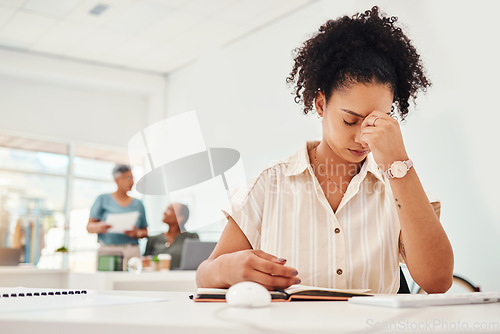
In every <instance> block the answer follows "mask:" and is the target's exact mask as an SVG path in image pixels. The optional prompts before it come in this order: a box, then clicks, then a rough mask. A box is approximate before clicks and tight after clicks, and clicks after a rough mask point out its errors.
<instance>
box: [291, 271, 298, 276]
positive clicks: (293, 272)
mask: <svg viewBox="0 0 500 334" xmlns="http://www.w3.org/2000/svg"><path fill="white" fill-rule="evenodd" d="M290 274H292V276H297V275H298V274H299V272H298V271H297V270H294V271H292V272H291V273H290Z"/></svg>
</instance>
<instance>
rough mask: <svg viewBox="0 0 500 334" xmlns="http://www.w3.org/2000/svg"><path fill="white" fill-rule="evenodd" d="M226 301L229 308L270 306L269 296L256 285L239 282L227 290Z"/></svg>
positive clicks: (267, 292)
mask: <svg viewBox="0 0 500 334" xmlns="http://www.w3.org/2000/svg"><path fill="white" fill-rule="evenodd" d="M226 301H227V303H228V304H229V305H231V306H238V307H264V306H267V305H269V304H271V294H270V293H269V291H267V289H266V288H264V287H263V286H262V285H260V284H258V283H255V282H240V283H236V284H235V285H233V286H232V287H230V288H229V290H228V291H227V293H226Z"/></svg>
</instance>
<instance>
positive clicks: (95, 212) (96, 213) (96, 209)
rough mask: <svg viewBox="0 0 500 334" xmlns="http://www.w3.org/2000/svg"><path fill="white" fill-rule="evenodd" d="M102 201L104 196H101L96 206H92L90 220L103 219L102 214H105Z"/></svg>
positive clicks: (96, 201) (95, 203)
mask: <svg viewBox="0 0 500 334" xmlns="http://www.w3.org/2000/svg"><path fill="white" fill-rule="evenodd" d="M102 200H103V197H102V195H99V196H98V197H97V199H96V200H95V202H94V204H93V205H92V208H90V215H89V216H90V218H94V219H97V220H101V219H102V214H103V212H104V210H103V205H102V204H103V203H102Z"/></svg>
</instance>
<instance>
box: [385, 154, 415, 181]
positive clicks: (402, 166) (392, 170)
mask: <svg viewBox="0 0 500 334" xmlns="http://www.w3.org/2000/svg"><path fill="white" fill-rule="evenodd" d="M412 167H413V161H411V159H408V160H406V161H394V162H393V163H392V165H391V167H389V169H388V170H386V171H385V172H384V174H385V176H387V177H388V178H389V179H400V178H402V177H404V176H405V175H406V174H407V173H408V171H409V170H410V168H412Z"/></svg>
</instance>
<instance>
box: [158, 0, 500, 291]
mask: <svg viewBox="0 0 500 334" xmlns="http://www.w3.org/2000/svg"><path fill="white" fill-rule="evenodd" d="M378 4H379V5H380V6H381V8H382V9H383V10H385V11H386V12H388V13H389V14H390V15H396V16H398V17H399V18H400V21H401V22H402V23H403V24H404V26H405V29H406V31H407V32H408V34H409V35H410V37H411V38H412V39H413V40H414V44H415V45H416V47H417V49H418V50H419V51H420V53H421V54H422V58H423V60H424V64H425V65H426V67H427V69H428V74H429V77H430V78H431V79H432V81H433V83H434V87H433V88H431V89H430V90H429V92H428V94H427V95H425V96H422V97H421V98H419V100H418V108H417V110H416V112H414V114H413V115H411V116H410V117H409V118H408V121H407V123H406V124H405V125H403V127H402V128H403V132H404V135H405V140H406V146H407V150H408V152H409V154H410V156H411V157H412V159H413V160H414V162H415V164H416V167H415V168H416V169H417V171H418V173H419V175H420V177H421V180H422V182H423V183H424V186H426V188H427V190H429V191H431V192H432V193H433V194H434V195H435V196H436V197H438V198H440V199H441V201H442V203H443V209H442V217H441V218H442V219H441V220H442V224H443V226H444V227H445V229H446V231H447V233H448V236H449V238H450V240H451V242H452V245H453V248H454V252H455V272H456V273H460V274H462V275H464V276H466V277H468V278H469V279H471V280H472V281H473V282H476V283H477V284H479V285H481V287H482V288H483V289H500V283H499V278H500V268H499V267H498V265H497V264H498V262H499V258H500V243H499V242H498V240H499V239H500V214H499V213H498V210H496V206H497V205H496V201H497V200H498V198H499V196H498V195H497V191H498V190H497V189H499V187H500V181H499V178H498V176H497V175H496V170H495V168H496V166H498V165H499V162H500V159H499V157H498V153H497V152H496V146H497V145H498V143H499V142H500V132H499V131H496V127H498V124H500V115H499V114H498V110H497V109H498V106H497V101H496V97H497V96H496V95H497V94H498V93H497V87H498V83H497V78H498V77H500V72H499V67H498V66H497V59H495V57H497V55H498V52H497V50H496V49H495V47H496V44H497V43H496V42H495V41H496V40H497V35H496V32H497V31H498V29H497V27H496V24H495V20H496V19H495V16H494V15H495V13H498V10H499V9H500V8H499V3H498V2H492V1H485V0H482V1H475V2H473V3H469V4H468V5H467V6H459V5H458V4H457V3H456V2H453V1H431V0H427V1H418V2H416V1H415V2H411V1H397V0H392V1H390V0H386V1H378ZM372 5H373V2H371V1H328V0H324V1H318V2H316V3H314V4H313V5H311V6H308V7H305V8H304V9H302V10H301V11H299V12H296V13H294V14H293V15H290V16H288V17H286V18H283V19H282V20H279V21H276V22H275V23H274V24H271V25H269V26H267V27H265V28H263V29H261V30H259V31H257V32H255V33H254V34H251V35H249V36H248V37H246V38H244V39H242V40H240V41H238V42H235V43H233V44H232V45H230V46H227V47H226V48H224V49H222V50H207V52H206V54H205V56H204V57H202V58H201V59H200V60H199V61H198V62H196V63H194V64H192V65H190V66H187V67H185V68H183V69H181V70H178V71H177V72H174V73H172V74H171V75H170V76H169V79H168V88H169V89H168V92H167V98H166V101H167V114H168V115H174V114H177V113H180V112H184V111H188V110H192V109H194V110H197V112H198V117H199V119H200V124H201V129H202V131H203V132H204V136H205V139H206V144H207V146H209V147H231V148H234V149H237V150H239V151H240V152H241V154H242V158H243V162H244V164H245V169H246V173H247V176H250V175H253V174H255V173H257V172H258V171H259V170H260V169H261V168H263V167H264V166H266V165H267V164H268V163H269V162H270V161H272V160H275V159H280V158H283V157H286V156H288V155H290V154H291V153H292V152H294V151H295V150H296V149H297V147H298V146H299V145H300V144H301V143H303V142H304V141H305V140H308V139H314V138H318V137H320V136H321V132H320V126H319V120H317V119H316V117H315V116H314V115H311V116H308V117H305V116H302V115H301V111H300V107H299V106H297V105H295V104H294V103H293V96H292V95H290V92H291V90H290V89H287V87H286V85H285V78H286V76H287V75H288V73H289V71H290V69H291V65H292V59H291V56H290V51H291V50H292V49H293V48H295V47H297V46H299V45H300V42H301V41H303V40H304V39H305V38H306V37H307V36H308V35H309V34H311V33H313V32H314V31H316V29H317V28H318V27H319V25H320V24H322V23H324V21H325V20H326V19H328V18H336V17H338V16H341V15H344V14H353V13H354V12H357V11H363V10H365V9H368V8H370V7H371V6H372Z"/></svg>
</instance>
